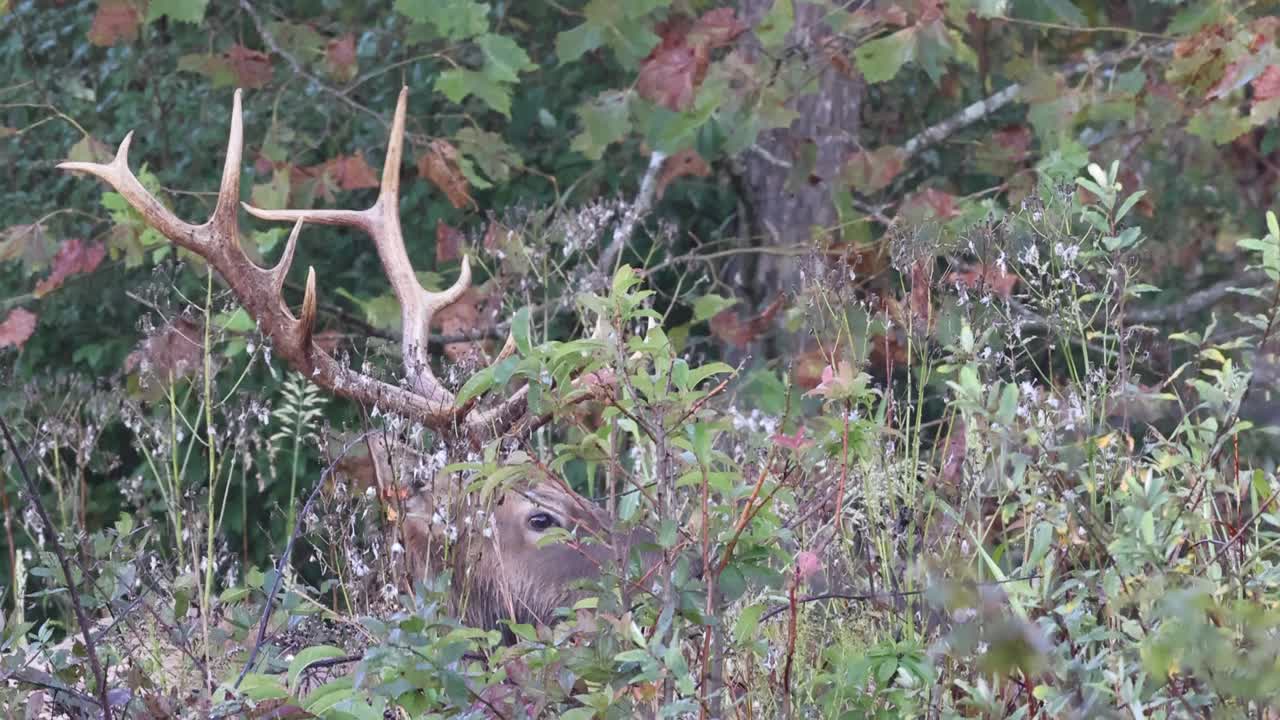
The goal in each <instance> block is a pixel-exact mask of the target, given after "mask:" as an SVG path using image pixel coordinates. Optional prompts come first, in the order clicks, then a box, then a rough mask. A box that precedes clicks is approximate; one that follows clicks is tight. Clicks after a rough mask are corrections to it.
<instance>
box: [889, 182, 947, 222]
mask: <svg viewBox="0 0 1280 720" xmlns="http://www.w3.org/2000/svg"><path fill="white" fill-rule="evenodd" d="M959 214H960V213H959V212H958V211H957V210H956V196H955V195H951V194H950V193H945V192H943V191H941V190H936V189H934V188H926V189H925V190H922V191H920V192H917V193H912V194H911V195H909V196H907V198H906V199H905V200H903V201H902V205H901V206H899V207H898V217H900V218H902V219H903V220H905V221H907V222H908V223H911V224H919V223H921V222H925V221H927V220H940V221H946V220H950V219H951V218H953V217H955V216H957V215H959Z"/></svg>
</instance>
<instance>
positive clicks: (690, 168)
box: [657, 149, 711, 200]
mask: <svg viewBox="0 0 1280 720" xmlns="http://www.w3.org/2000/svg"><path fill="white" fill-rule="evenodd" d="M710 174H711V166H710V165H707V161H706V160H703V159H702V156H701V155H699V154H698V152H697V151H696V150H693V149H687V150H681V151H680V152H678V153H676V154H675V155H672V156H671V157H669V158H667V160H666V162H664V163H662V172H660V173H658V190H657V194H658V199H659V200H661V199H662V194H663V193H664V192H666V191H667V186H668V185H670V184H671V183H672V182H674V181H675V180H676V179H677V178H682V177H684V176H685V175H693V176H696V177H706V176H708V175H710Z"/></svg>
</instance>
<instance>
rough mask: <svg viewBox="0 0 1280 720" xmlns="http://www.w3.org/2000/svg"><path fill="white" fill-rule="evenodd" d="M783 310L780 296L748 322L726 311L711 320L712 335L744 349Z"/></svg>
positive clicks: (767, 327) (730, 311)
mask: <svg viewBox="0 0 1280 720" xmlns="http://www.w3.org/2000/svg"><path fill="white" fill-rule="evenodd" d="M781 309H782V296H781V295H779V296H778V298H777V299H776V300H774V301H773V302H772V303H770V304H769V307H767V308H765V309H764V310H763V311H762V312H761V313H760V314H759V315H756V316H755V317H753V318H750V319H748V320H743V319H742V318H740V317H738V315H737V313H735V312H733V311H732V310H725V311H723V312H721V313H719V314H717V315H716V316H714V317H712V318H711V322H710V326H711V333H712V334H713V335H715V336H716V337H718V338H720V339H721V340H724V341H725V342H727V343H729V344H731V345H736V346H737V347H740V348H744V347H746V346H747V345H749V344H751V341H753V340H755V339H756V338H757V337H759V336H760V334H761V333H763V332H764V331H765V330H767V329H769V325H770V323H771V322H772V321H773V316H774V315H777V314H778V311H779V310H781Z"/></svg>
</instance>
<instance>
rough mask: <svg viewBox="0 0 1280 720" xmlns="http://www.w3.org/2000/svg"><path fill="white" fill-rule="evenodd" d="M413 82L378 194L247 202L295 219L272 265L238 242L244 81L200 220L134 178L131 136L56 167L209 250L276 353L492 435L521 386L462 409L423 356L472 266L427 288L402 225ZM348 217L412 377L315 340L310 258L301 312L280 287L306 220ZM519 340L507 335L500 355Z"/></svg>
mask: <svg viewBox="0 0 1280 720" xmlns="http://www.w3.org/2000/svg"><path fill="white" fill-rule="evenodd" d="M408 92H409V89H408V88H404V89H402V90H401V91H400V98H399V101H398V102H397V103H396V113H395V119H394V121H393V122H392V126H391V138H390V140H389V141H388V143H387V157H386V161H385V163H384V165H383V168H382V184H381V186H380V189H379V192H378V199H377V201H376V202H374V204H373V206H372V207H369V208H367V209H365V210H262V209H260V208H255V207H252V206H250V205H248V204H247V203H246V204H244V207H245V210H247V211H248V212H249V213H250V214H252V215H254V216H256V217H259V218H263V219H267V220H292V221H294V225H293V231H292V232H290V233H289V241H288V243H287V244H286V245H285V249H284V254H283V255H282V256H281V257H280V261H279V262H278V263H277V264H276V266H275V267H273V268H270V269H267V268H261V267H258V265H257V264H255V263H254V262H253V261H252V260H250V259H249V257H248V256H247V255H246V254H245V252H244V250H243V249H242V248H241V247H240V239H239V232H238V225H237V218H236V213H237V208H236V203H237V202H238V201H239V198H240V158H241V150H242V146H243V144H244V129H243V123H242V120H241V112H240V90H236V92H235V100H234V101H233V104H232V110H231V132H230V137H229V139H228V141H227V160H226V165H225V166H224V167H223V170H222V185H221V187H220V188H219V190H218V201H217V205H216V206H215V207H214V210H213V215H212V216H211V217H210V218H209V221H208V222H206V223H205V224H203V225H192V224H189V223H187V222H184V221H182V220H180V219H179V218H178V217H177V216H175V215H174V214H173V212H171V211H170V210H169V209H168V208H166V207H165V206H164V205H163V204H161V203H160V201H159V200H157V199H156V198H155V196H153V195H152V194H151V193H150V192H148V191H147V190H146V188H144V187H143V186H142V183H140V182H138V179H137V177H136V176H134V174H133V172H132V171H130V170H129V143H130V140H131V139H132V138H133V133H132V132H131V133H129V134H128V135H126V136H125V138H124V140H123V141H122V142H121V143H120V149H119V150H118V151H116V156H115V159H114V160H112V161H111V162H110V163H106V164H101V163H88V162H64V163H61V164H59V165H58V167H59V168H60V169H63V170H72V171H80V172H86V173H89V174H91V175H96V176H97V177H99V178H101V179H103V180H105V181H106V182H107V183H108V184H110V185H111V186H112V187H113V188H115V190H116V192H118V193H120V194H121V195H122V196H124V198H125V200H127V201H128V202H129V204H130V205H132V206H133V207H134V208H136V209H137V210H138V212H140V213H142V217H143V220H144V221H145V222H146V223H147V224H148V225H150V226H151V227H153V228H155V229H156V230H158V231H159V232H160V233H161V234H162V235H164V236H165V237H167V238H169V240H171V241H172V242H173V243H174V244H176V245H178V246H180V247H183V248H185V249H187V250H190V251H191V252H193V253H195V254H196V255H199V256H200V257H202V258H204V259H205V260H206V261H207V262H208V263H209V265H211V266H212V267H213V269H214V270H216V271H217V272H218V274H219V275H221V276H222V278H223V279H224V280H225V281H226V283H227V284H228V285H229V286H230V287H231V290H232V292H233V293H234V294H235V296H236V298H237V299H238V300H239V301H240V303H241V304H242V305H244V307H245V309H246V310H247V311H248V312H249V314H250V315H251V316H253V318H254V320H256V321H257V323H258V326H259V327H260V328H262V330H263V331H264V332H265V333H266V334H267V336H268V337H269V338H270V339H271V342H272V343H273V346H274V348H275V350H276V352H277V353H279V354H280V355H281V356H282V357H284V359H285V360H286V362H288V363H289V364H290V365H291V366H293V368H294V369H296V370H298V371H299V372H301V373H303V374H304V375H306V376H307V377H309V378H311V381H312V382H314V383H315V384H316V385H319V386H320V387H322V388H325V389H327V390H330V391H332V392H333V393H335V394H337V395H340V396H343V397H347V398H350V399H352V400H355V401H357V402H360V403H362V404H366V405H375V406H379V407H382V408H384V409H386V410H390V411H393V412H396V413H399V414H402V415H405V416H407V417H410V418H413V419H415V420H418V421H420V422H422V423H423V424H424V425H427V426H428V427H432V428H435V429H437V430H448V431H461V432H462V433H463V434H465V435H467V436H470V437H472V438H475V437H477V436H490V437H491V436H494V435H497V434H501V433H502V432H503V431H504V430H506V429H507V428H509V427H510V426H511V425H512V424H514V423H515V422H516V421H517V420H518V419H519V416H520V415H521V414H523V412H524V400H525V397H526V391H525V389H523V388H522V389H521V390H520V391H518V392H516V393H514V394H513V395H512V396H511V397H509V398H508V399H507V400H506V401H505V402H504V403H502V404H501V405H500V406H498V407H496V408H493V409H491V410H488V411H486V412H483V413H477V414H476V415H475V417H473V418H471V419H469V420H468V419H467V418H466V417H465V416H466V415H467V413H468V411H469V410H470V409H471V407H472V405H471V404H470V403H467V404H465V405H463V406H461V407H459V406H456V405H455V398H454V395H453V393H451V392H450V391H449V390H448V389H447V388H445V387H444V386H443V385H441V384H440V382H439V380H437V379H436V377H435V375H434V374H433V373H432V371H431V364H430V361H429V358H428V356H427V333H428V332H429V325H430V323H431V316H432V315H433V314H435V313H436V312H437V311H439V310H441V309H442V308H445V307H447V306H449V305H450V304H452V303H453V302H455V301H457V299H458V297H459V296H461V295H462V293H463V292H464V291H466V289H467V287H468V286H469V285H470V284H471V266H470V263H469V262H468V259H467V258H466V257H463V259H462V271H461V272H460V273H459V275H458V280H457V282H455V283H454V284H453V286H452V287H450V288H449V289H448V290H445V291H443V292H428V291H427V290H426V289H424V288H423V287H422V285H421V284H420V283H419V282H418V280H417V277H416V276H415V275H414V272H413V266H412V265H411V264H410V262H409V255H408V253H407V252H406V251H405V245H404V237H403V235H402V233H401V231H400V217H399V209H400V201H399V191H400V160H401V156H402V154H403V146H404V123H405V107H406V104H407V100H408ZM307 221H310V222H315V223H319V224H322V225H343V226H348V227H355V228H359V229H360V230H363V231H364V232H365V233H367V234H368V235H369V236H370V237H372V238H373V241H374V245H375V246H376V247H377V250H378V257H379V258H380V259H381V260H382V266H383V268H384V269H385V271H386V274H387V278H388V279H389V280H390V281H391V287H392V290H393V291H394V292H395V295H396V298H397V299H398V300H399V301H400V307H401V318H402V320H403V330H402V349H403V352H404V368H405V373H406V376H407V378H408V381H409V387H408V388H407V389H406V388H403V387H399V386H397V385H392V384H389V383H386V382H383V381H381V380H377V379H375V378H372V377H370V376H368V375H364V374H362V373H358V372H355V371H353V370H351V369H350V368H347V367H345V366H344V365H342V364H341V363H339V362H337V361H336V360H334V358H333V357H331V356H330V355H329V354H328V353H326V352H325V351H324V350H322V349H321V348H320V347H318V346H317V345H316V344H315V343H314V342H313V341H312V332H313V330H314V327H315V318H316V274H315V268H313V267H308V268H307V284H306V292H305V294H304V295H303V301H302V309H301V311H300V314H299V315H298V316H297V317H295V316H294V315H293V313H292V312H291V311H290V310H289V307H288V305H287V304H286V303H285V302H284V298H283V297H282V296H281V294H280V293H281V289H282V288H283V287H284V280H285V275H286V274H287V273H288V272H289V266H290V265H291V264H292V263H293V255H294V251H295V250H296V248H297V242H298V235H299V233H300V232H301V231H302V225H303V223H304V222H307ZM512 347H514V346H513V344H512V343H511V340H510V339H508V342H507V346H506V347H504V351H503V355H504V356H505V355H506V354H509V349H510V348H512Z"/></svg>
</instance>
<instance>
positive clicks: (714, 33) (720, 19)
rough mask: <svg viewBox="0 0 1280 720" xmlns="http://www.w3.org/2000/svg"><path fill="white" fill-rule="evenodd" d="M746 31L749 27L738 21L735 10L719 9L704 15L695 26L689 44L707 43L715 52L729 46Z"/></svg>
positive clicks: (690, 33)
mask: <svg viewBox="0 0 1280 720" xmlns="http://www.w3.org/2000/svg"><path fill="white" fill-rule="evenodd" d="M746 31H747V26H746V25H743V24H742V23H741V22H739V21H738V15H737V13H736V12H735V11H734V9H733V8H717V9H715V10H710V11H708V12H706V13H704V14H703V15H702V17H700V18H698V20H697V22H695V23H694V24H693V29H692V30H690V31H689V44H691V45H697V44H699V43H705V44H706V45H707V46H708V47H709V48H711V49H713V50H714V49H715V48H722V47H724V46H726V45H728V44H729V43H731V42H733V41H734V40H735V39H736V38H737V37H738V36H739V35H741V34H742V33H744V32H746Z"/></svg>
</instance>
